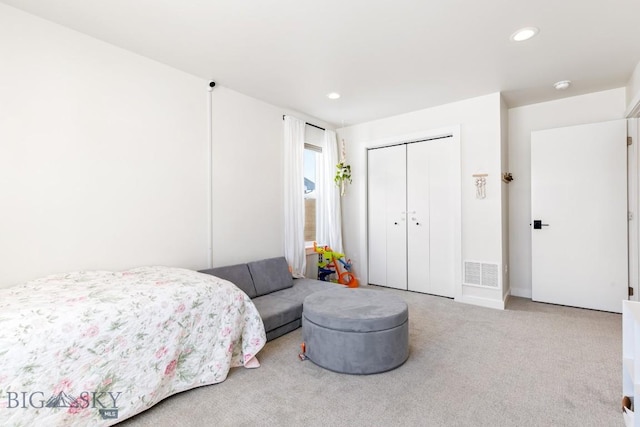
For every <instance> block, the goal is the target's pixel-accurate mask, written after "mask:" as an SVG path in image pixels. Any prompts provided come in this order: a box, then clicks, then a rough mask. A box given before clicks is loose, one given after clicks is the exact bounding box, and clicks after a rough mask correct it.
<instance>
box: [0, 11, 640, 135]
mask: <svg viewBox="0 0 640 427" xmlns="http://www.w3.org/2000/svg"><path fill="white" fill-rule="evenodd" d="M0 1H1V2H2V3H5V4H8V5H11V6H14V7H16V8H19V9H22V10H24V11H26V12H29V13H32V14H34V15H37V16H40V17H42V18H45V19H47V20H50V21H53V22H56V23H59V24H62V25H65V26H67V27H70V28H72V29H75V30H77V31H80V32H82V33H85V34H88V35H90V36H93V37H95V38H97V39H100V40H104V41H106V42H108V43H111V44H113V45H116V46H120V47H122V48H124V49H128V50H130V51H133V52H136V53H138V54H140V55H144V56H146V57H149V58H152V59H154V60H157V61H159V62H162V63H164V64H167V65H170V66H172V67H175V68H177V69H180V70H183V71H185V72H187V73H190V74H193V75H195V76H198V77H201V78H203V79H207V80H214V81H215V82H216V83H217V84H219V85H222V86H225V87H228V88H230V89H233V90H235V91H238V92H241V93H244V94H246V95H249V96H252V97H254V98H258V99H261V100H263V101H266V102H268V103H270V104H273V105H277V106H280V107H283V108H287V109H292V110H297V111H300V112H303V113H306V114H308V115H310V116H314V117H317V118H318V119H320V120H323V121H325V122H327V123H330V124H333V125H335V126H337V127H341V126H343V125H345V126H346V125H352V124H357V123H361V122H365V121H369V120H374V119H378V118H383V117H388V116H392V115H395V114H401V113H406V112H409V111H415V110H419V109H422V108H427V107H432V106H436V105H441V104H445V103H449V102H454V101H458V100H462V99H467V98H472V97H475V96H480V95H485V94H488V93H493V92H498V91H499V92H502V94H503V96H504V99H505V101H506V103H507V105H508V106H509V107H516V106H521V105H527V104H531V103H536V102H542V101H548V100H552V99H557V98H562V97H567V96H574V95H579V94H584V93H588V92H594V91H599V90H606V89H612V88H618V87H622V86H625V85H626V83H627V81H628V80H629V78H630V77H631V74H632V72H633V69H634V67H635V65H636V64H637V63H638V62H639V61H640V1H638V0H606V1H604V0H586V1H585V0H561V1H558V0H553V1H551V0H529V1H524V0H483V1H477V0H394V1H393V2H392V1H391V0H314V1H311V0H295V1H292V0H270V1H253V2H250V1H245V0H190V1H184V0H182V1H180V0H162V1H158V0H135V1H132V0H109V1H104V0H56V1H42V0H0ZM527 26H535V27H538V28H539V29H540V33H539V34H538V36H537V37H534V38H533V39H531V40H528V41H525V42H520V43H516V42H513V41H511V40H510V35H511V34H512V33H513V32H514V31H515V30H517V29H519V28H521V27H527ZM559 80H571V81H572V82H573V84H572V86H571V87H570V88H569V89H567V90H565V91H557V90H555V89H554V88H553V83H554V82H556V81H559ZM334 91H335V92H339V93H340V94H341V95H342V97H341V98H340V99H338V100H329V99H328V98H327V97H326V94H327V93H329V92H334Z"/></svg>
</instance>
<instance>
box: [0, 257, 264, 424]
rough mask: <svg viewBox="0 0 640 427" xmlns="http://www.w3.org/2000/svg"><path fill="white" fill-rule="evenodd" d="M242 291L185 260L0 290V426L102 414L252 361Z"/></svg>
mask: <svg viewBox="0 0 640 427" xmlns="http://www.w3.org/2000/svg"><path fill="white" fill-rule="evenodd" d="M265 342H266V337H265V331H264V326H263V324H262V320H261V318H260V315H259V314H258V311H257V310H256V308H255V306H254V305H253V303H252V302H251V300H250V299H249V297H247V295H246V294H245V293H244V292H242V291H241V290H240V289H238V288H237V287H236V286H235V285H233V284H231V283H230V282H228V281H225V280H222V279H219V278H217V277H214V276H211V275H206V274H201V273H197V272H195V271H191V270H185V269H177V268H169V267H141V268H136V269H133V270H128V271H124V272H106V271H92V272H77V273H69V274H59V275H54V276H49V277H46V278H43V279H39V280H34V281H31V282H28V283H26V284H24V285H21V286H16V287H12V288H8V289H2V290H0V362H1V364H0V366H1V369H0V425H2V426H38V425H42V426H75V425H82V426H87V425H105V426H106V425H112V424H115V423H117V422H119V421H122V420H124V419H125V418H129V417H131V416H133V415H135V414H137V413H139V412H142V411H143V410H145V409H147V408H149V407H151V406H153V405H154V404H156V403H157V402H159V401H160V400H162V399H164V398H165V397H167V396H170V395H172V394H175V393H178V392H180V391H184V390H188V389H191V388H194V387H197V386H202V385H207V384H215V383H219V382H221V381H224V379H225V378H226V377H227V374H228V372H229V369H230V368H232V367H237V366H243V365H245V366H250V365H255V364H257V360H256V359H255V355H256V353H258V351H260V349H262V347H263V346H264V344H265Z"/></svg>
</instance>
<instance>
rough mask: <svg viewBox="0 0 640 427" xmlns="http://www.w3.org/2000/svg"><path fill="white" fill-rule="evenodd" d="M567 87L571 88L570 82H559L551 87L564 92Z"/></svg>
mask: <svg viewBox="0 0 640 427" xmlns="http://www.w3.org/2000/svg"><path fill="white" fill-rule="evenodd" d="M569 86H571V80H561V81H559V82H555V83H554V84H553V87H555V88H556V89H558V90H565V89H567V88H568V87H569Z"/></svg>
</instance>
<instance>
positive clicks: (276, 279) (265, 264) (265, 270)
mask: <svg viewBox="0 0 640 427" xmlns="http://www.w3.org/2000/svg"><path fill="white" fill-rule="evenodd" d="M247 265H248V266H249V271H250V272H251V277H252V278H253V284H254V285H255V287H256V292H257V294H258V296H260V295H266V294H270V293H271V292H275V291H279V290H280V289H286V288H290V287H292V286H293V278H292V277H291V273H290V272H289V265H288V264H287V261H286V260H285V259H284V257H278V258H269V259H263V260H260V261H253V262H250V263H248V264H247Z"/></svg>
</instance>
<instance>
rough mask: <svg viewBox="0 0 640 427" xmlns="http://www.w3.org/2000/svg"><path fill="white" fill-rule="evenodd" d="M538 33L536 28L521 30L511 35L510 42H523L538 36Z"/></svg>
mask: <svg viewBox="0 0 640 427" xmlns="http://www.w3.org/2000/svg"><path fill="white" fill-rule="evenodd" d="M538 31H539V30H538V29H537V28H536V27H526V28H521V29H519V30H518V31H516V32H515V33H513V34H511V40H513V41H515V42H523V41H525V40H529V39H530V38H531V37H533V36H535V35H536V34H538Z"/></svg>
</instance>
